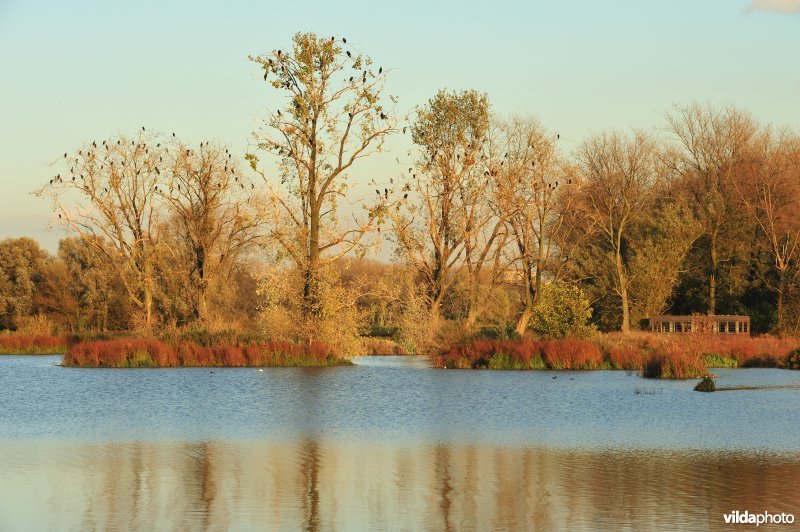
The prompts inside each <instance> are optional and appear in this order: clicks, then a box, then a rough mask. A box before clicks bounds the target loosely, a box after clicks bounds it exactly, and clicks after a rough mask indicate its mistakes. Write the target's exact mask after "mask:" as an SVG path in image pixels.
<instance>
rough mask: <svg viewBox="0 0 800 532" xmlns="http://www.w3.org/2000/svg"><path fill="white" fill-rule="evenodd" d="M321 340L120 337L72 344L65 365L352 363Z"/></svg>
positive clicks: (162, 366) (314, 365)
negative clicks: (230, 341) (208, 340)
mask: <svg viewBox="0 0 800 532" xmlns="http://www.w3.org/2000/svg"><path fill="white" fill-rule="evenodd" d="M351 364H352V362H350V360H348V359H345V358H341V357H337V356H335V355H334V354H333V353H332V352H331V349H330V348H329V347H327V346H326V345H324V344H322V343H312V344H311V345H309V346H301V345H298V344H294V343H291V342H276V341H269V342H266V341H265V342H253V343H248V344H223V343H218V344H214V345H202V344H200V343H196V342H192V341H186V340H182V341H174V342H164V341H161V340H154V339H133V338H120V339H112V340H86V341H81V342H77V343H75V344H72V345H70V346H69V348H68V349H67V351H66V353H65V355H64V362H63V365H64V366H69V367H83V368H100V367H102V368H169V367H222V366H224V367H267V366H280V367H322V366H344V365H351Z"/></svg>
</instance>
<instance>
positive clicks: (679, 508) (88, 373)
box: [0, 356, 800, 531]
mask: <svg viewBox="0 0 800 532" xmlns="http://www.w3.org/2000/svg"><path fill="white" fill-rule="evenodd" d="M60 359H61V358H60V357H57V356H52V357H51V356H3V357H0V530H3V531H6V530H12V531H15V530H25V531H27V530H297V529H300V528H303V529H307V530H491V529H498V530H532V529H537V530H539V529H540V530H560V529H569V530H598V529H606V530H649V529H653V530H697V529H719V530H729V529H731V528H732V525H725V522H724V520H723V514H726V513H729V512H731V511H734V510H739V511H741V512H743V511H745V510H747V511H749V512H751V513H753V512H756V513H762V512H764V511H768V512H770V513H780V512H790V513H793V514H794V515H797V516H798V517H800V490H798V489H797V486H798V484H800V423H798V421H800V372H797V371H786V370H778V369H747V370H723V369H720V370H715V373H716V374H717V375H718V379H717V384H718V386H726V387H736V386H755V387H758V386H769V387H770V388H766V389H754V390H735V391H725V392H718V393H712V394H703V393H697V392H693V391H692V387H693V386H694V384H695V383H696V381H694V380H692V381H648V380H643V379H641V378H639V377H637V376H636V375H635V374H631V373H629V372H624V371H595V372H577V371H575V372H571V371H558V372H548V371H531V372H506V371H459V370H437V369H432V368H430V367H428V364H427V361H426V360H425V359H421V358H416V357H369V358H361V359H357V360H356V363H357V365H356V366H354V367H336V368H265V369H264V371H259V370H258V369H253V368H178V369H146V370H136V369H75V368H62V367H60V366H58V364H59V363H60ZM733 528H737V527H733ZM738 528H740V529H743V527H742V526H741V525H740V526H739V527H738ZM759 529H761V530H769V529H771V528H770V527H765V526H761V527H759ZM774 529H776V530H787V529H792V527H791V526H787V525H780V526H775V527H774Z"/></svg>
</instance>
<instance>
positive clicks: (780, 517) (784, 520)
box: [722, 510, 794, 526]
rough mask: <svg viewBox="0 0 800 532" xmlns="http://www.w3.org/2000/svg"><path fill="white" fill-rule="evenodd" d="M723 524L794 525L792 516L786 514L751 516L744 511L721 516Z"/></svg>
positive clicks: (766, 513)
mask: <svg viewBox="0 0 800 532" xmlns="http://www.w3.org/2000/svg"><path fill="white" fill-rule="evenodd" d="M722 517H723V519H725V524H728V525H756V526H759V525H791V524H792V523H794V515H793V514H787V513H779V514H771V513H769V512H761V513H758V514H753V513H750V512H748V511H747V510H745V511H744V512H740V511H739V510H734V511H732V512H731V513H728V514H722Z"/></svg>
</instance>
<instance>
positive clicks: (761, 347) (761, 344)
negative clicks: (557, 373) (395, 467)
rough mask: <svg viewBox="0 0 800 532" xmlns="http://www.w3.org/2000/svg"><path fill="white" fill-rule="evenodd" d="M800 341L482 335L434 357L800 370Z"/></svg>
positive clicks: (680, 373) (535, 364)
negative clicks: (481, 337) (514, 338)
mask: <svg viewBox="0 0 800 532" xmlns="http://www.w3.org/2000/svg"><path fill="white" fill-rule="evenodd" d="M799 348H800V339H798V338H777V337H772V336H759V337H752V338H751V337H742V336H724V335H711V334H708V335H701V334H686V335H666V334H664V335H657V334H647V333H632V334H618V333H612V334H604V335H597V336H595V337H592V338H589V339H577V338H564V339H557V340H541V339H535V338H530V337H526V338H522V339H519V340H489V339H478V340H471V341H466V342H463V343H459V344H456V345H453V346H451V347H449V348H447V349H445V350H443V351H441V352H440V353H439V354H438V355H437V356H435V357H434V359H433V363H434V365H435V366H436V367H439V368H459V369H573V370H574V369H580V370H590V369H622V370H629V371H631V370H632V371H638V372H640V373H641V375H642V376H644V377H648V378H662V379H687V378H697V377H703V376H705V375H707V374H708V368H715V367H734V368H736V367H742V368H748V367H785V368H795V367H796V368H800V351H798V349H799Z"/></svg>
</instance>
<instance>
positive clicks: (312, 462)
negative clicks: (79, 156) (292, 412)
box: [300, 438, 320, 532]
mask: <svg viewBox="0 0 800 532" xmlns="http://www.w3.org/2000/svg"><path fill="white" fill-rule="evenodd" d="M319 455H320V449H319V442H317V440H315V439H313V438H304V439H303V440H301V442H300V475H301V478H302V479H303V514H304V515H305V529H306V530H308V531H309V532H313V531H317V530H319V528H320V515H319V512H320V509H319V498H320V497H319V462H320V456H319Z"/></svg>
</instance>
